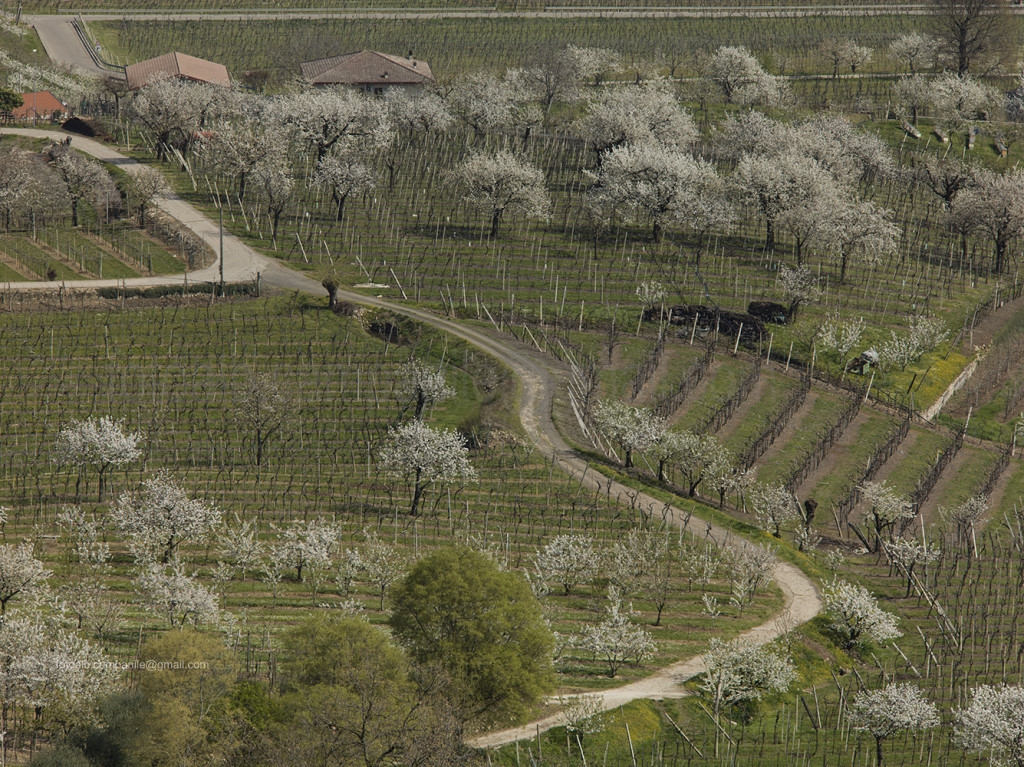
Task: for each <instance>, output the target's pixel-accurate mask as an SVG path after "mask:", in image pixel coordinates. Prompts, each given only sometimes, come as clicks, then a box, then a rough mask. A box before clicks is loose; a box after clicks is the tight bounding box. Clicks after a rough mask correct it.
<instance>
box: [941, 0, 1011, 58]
mask: <svg viewBox="0 0 1024 767" xmlns="http://www.w3.org/2000/svg"><path fill="white" fill-rule="evenodd" d="M931 6H932V13H931V16H930V17H931V20H932V25H933V28H932V29H933V32H934V34H935V37H936V39H937V40H938V43H939V56H940V57H941V59H942V60H943V62H944V63H945V64H946V65H947V66H948V67H950V68H951V69H952V70H953V71H954V72H955V73H956V74H958V75H964V74H967V73H968V72H971V71H973V72H975V73H977V74H987V73H989V72H992V71H993V70H995V69H997V68H998V67H999V66H1000V65H1001V64H1003V63H1008V62H1009V61H1010V60H1011V58H1012V55H1013V54H1012V51H1013V49H1014V47H1015V46H1014V42H1015V39H1016V36H1017V34H1018V33H1017V28H1018V27H1017V24H1016V23H1015V19H1014V18H1013V17H1012V16H1011V15H1010V13H1009V8H1010V4H1009V2H1007V0H932V1H931Z"/></svg>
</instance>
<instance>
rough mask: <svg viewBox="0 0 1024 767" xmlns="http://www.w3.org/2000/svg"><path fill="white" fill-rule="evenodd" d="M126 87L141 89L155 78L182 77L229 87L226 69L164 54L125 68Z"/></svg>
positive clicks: (181, 56) (175, 54)
mask: <svg viewBox="0 0 1024 767" xmlns="http://www.w3.org/2000/svg"><path fill="white" fill-rule="evenodd" d="M124 72H125V76H126V77H127V78H128V87H129V88H132V89H135V88H141V87H142V86H143V85H145V84H146V83H148V82H149V81H150V80H153V79H155V78H157V77H164V76H170V77H182V78H185V79H187V80H197V81H199V82H202V83H214V84H216V85H231V78H230V77H229V76H228V70H227V67H225V66H224V65H223V64H217V63H215V62H213V61H207V60H206V59H197V58H196V57H195V56H189V55H187V54H185V53H177V52H174V53H165V54H164V55H163V56H157V57H156V58H155V59H147V60H146V61H140V62H139V63H137V64H129V65H128V66H127V67H125V70H124Z"/></svg>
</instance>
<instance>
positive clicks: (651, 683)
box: [0, 129, 821, 747]
mask: <svg viewBox="0 0 1024 767" xmlns="http://www.w3.org/2000/svg"><path fill="white" fill-rule="evenodd" d="M2 133H14V134H19V135H27V136H36V137H39V136H52V137H54V138H63V137H65V136H67V135H68V134H66V133H63V132H60V131H42V130H29V129H3V130H0V134H2ZM72 146H74V147H75V148H76V149H79V150H81V151H83V152H86V153H88V154H91V155H93V156H95V157H98V158H100V159H103V160H105V161H107V162H114V163H116V164H118V165H120V166H121V167H122V168H124V169H125V170H126V171H127V172H129V173H130V172H133V171H134V170H135V169H137V168H139V167H140V165H139V164H138V163H136V162H135V161H134V160H131V159H130V158H127V157H124V156H123V155H121V154H119V153H118V152H116V151H114V150H113V149H111V148H109V147H107V146H106V145H104V144H101V143H99V142H97V141H93V140H90V139H85V138H81V137H78V136H75V137H74V138H73V140H72ZM159 205H160V207H161V208H162V209H163V210H164V211H166V212H167V213H169V214H171V215H173V216H175V217H176V218H178V219H179V220H180V221H182V223H183V224H185V225H186V226H188V227H189V228H190V229H192V230H193V231H194V232H196V234H198V235H199V236H201V237H203V238H204V239H205V240H206V241H207V242H208V243H209V244H210V245H211V246H212V247H213V248H214V250H215V251H216V249H217V247H218V243H217V238H218V233H219V230H218V227H217V224H216V223H215V222H214V221H211V220H210V219H208V218H207V217H206V216H204V215H203V214H202V213H200V212H199V211H198V210H196V209H195V208H193V207H192V206H191V205H188V204H187V203H185V202H184V201H182V200H180V199H178V198H177V197H176V196H175V197H172V198H171V199H168V200H161V201H160V202H159ZM218 270H219V264H218V263H214V264H213V265H212V266H210V267H207V268H206V269H203V270H201V271H197V272H195V273H193V274H192V275H190V276H189V279H190V280H192V281H207V282H213V281H216V280H217V279H218V274H219V271H218ZM255 272H259V273H260V274H261V275H262V277H263V281H264V283H265V284H267V285H270V286H274V287H278V288H283V289H286V290H301V291H305V292H308V293H313V294H315V295H321V296H324V297H325V298H326V296H325V291H324V290H323V288H322V287H321V286H320V284H319V283H318V282H317V281H316V280H313V279H310V278H309V277H306V276H305V275H302V274H299V273H298V272H294V271H292V270H290V269H287V268H286V267H284V266H282V265H281V264H280V263H278V262H276V261H273V260H271V259H269V258H267V257H265V256H263V255H261V254H259V253H257V252H256V251H255V250H253V249H252V248H250V247H248V246H247V245H245V244H244V243H242V242H241V241H240V240H238V239H236V238H235V237H232V236H229V235H225V249H224V274H225V279H226V280H228V281H236V280H245V279H249V278H251V277H252V275H253V274H254V273H255ZM182 281H183V277H182V276H181V275H175V276H164V277H146V278H139V279H133V280H80V281H75V282H74V283H68V284H66V285H65V286H64V287H65V289H74V288H80V289H88V288H96V287H108V286H116V285H122V284H124V285H127V286H132V285H159V284H164V285H174V284H181V283H182ZM56 287H57V286H56V285H55V284H54V283H45V282H34V283H11V288H12V289H18V288H23V289H36V290H54V289H55V288H56ZM338 295H339V298H340V299H341V300H343V301H350V302H353V303H358V304H362V305H365V306H374V307H380V308H384V309H388V310H390V311H393V312H396V313H398V314H403V315H405V316H407V317H410V318H412V319H415V320H418V321H420V322H424V323H426V324H429V325H432V326H433V327H436V328H438V329H440V330H443V331H445V332H447V333H451V334H452V335H454V336H457V337H459V338H462V339H464V340H466V341H468V342H469V343H471V344H473V345H474V346H476V347H477V348H479V349H481V350H482V351H484V352H486V353H488V354H490V355H491V356H493V357H495V358H496V359H498V360H500V361H501V362H502V363H504V364H505V365H507V366H508V367H509V368H510V369H511V370H512V372H513V373H514V374H515V375H516V377H517V378H518V380H519V391H518V399H519V403H518V411H519V417H520V421H521V423H522V426H523V428H524V430H525V431H526V433H527V435H528V436H529V437H530V438H531V439H532V440H533V441H534V442H535V444H536V447H537V449H538V450H539V451H540V452H541V453H542V454H544V455H545V456H547V457H548V458H549V459H551V460H553V461H554V462H555V463H556V464H557V465H558V466H559V468H561V469H562V470H563V471H565V472H566V473H567V474H569V475H571V476H573V477H575V478H577V479H578V480H579V481H581V482H582V483H583V484H584V485H585V486H586V487H590V488H598V489H600V490H602V491H605V492H608V493H609V494H611V493H614V494H615V495H617V496H625V495H626V494H627V493H628V494H630V495H631V494H632V492H633V491H632V490H630V489H628V488H626V487H625V486H624V485H620V484H618V483H617V482H613V481H611V480H608V479H606V478H605V477H603V476H602V475H600V474H598V473H597V472H594V471H592V470H590V468H589V467H588V466H587V464H586V462H585V461H583V460H582V459H581V458H579V457H578V456H577V455H576V453H575V451H574V450H572V448H570V447H569V446H568V445H567V444H566V443H565V441H564V440H563V439H562V437H561V436H560V435H559V433H558V431H557V429H556V428H555V424H554V423H553V421H552V418H551V412H552V401H553V399H554V395H555V391H556V388H557V387H558V386H560V385H562V384H561V381H560V379H559V376H558V371H553V370H552V369H551V367H550V366H551V364H552V361H551V360H550V359H548V358H546V357H542V356H541V355H539V354H536V353H534V352H532V351H530V350H529V349H526V348H524V347H522V346H520V345H519V344H516V343H514V342H510V341H507V340H505V339H501V338H495V337H492V336H490V335H489V334H487V333H484V332H481V331H479V330H476V329H474V328H470V327H466V326H464V325H460V324H458V323H456V322H452V321H451V320H447V319H443V318H441V317H438V316H437V315H435V314H432V313H430V312H427V311H424V310H422V309H418V308H415V307H410V306H404V305H400V304H394V303H391V302H390V301H386V300H384V299H380V298H374V297H371V296H365V295H362V294H358V293H352V292H349V291H339V292H338ZM638 503H640V504H642V506H643V507H644V508H645V509H650V510H651V512H652V514H655V515H665V516H666V517H667V518H668V519H669V520H670V521H671V522H674V523H676V524H680V523H681V521H682V519H683V514H682V512H680V511H679V510H678V509H676V508H675V507H671V506H666V505H665V504H664V503H662V502H661V501H658V500H655V499H654V498H652V497H650V496H648V495H646V494H641V495H640V496H639V499H638ZM689 524H690V526H691V529H692V530H694V531H695V532H697V533H698V534H700V533H705V534H706V535H707V536H708V537H709V538H711V539H712V540H714V541H715V542H716V543H718V544H719V545H732V544H733V543H738V541H736V540H735V539H731V534H730V533H729V532H727V531H726V530H724V529H723V528H720V527H718V526H716V525H712V524H708V523H705V522H703V521H702V520H700V519H697V518H695V517H693V518H691V519H690V522H689ZM775 582H776V584H777V585H778V586H779V588H780V589H781V590H782V592H783V594H784V596H785V599H786V603H785V606H784V607H783V609H782V611H781V612H780V613H779V614H778V615H776V616H775V617H774V618H772V619H771V620H769V621H767V622H766V623H763V624H761V625H760V626H756V627H754V628H752V629H750V630H749V631H748V632H746V634H745V636H747V637H748V638H750V639H751V640H753V641H757V642H765V641H770V640H771V639H774V638H775V637H777V636H779V635H781V634H782V633H784V632H785V631H787V630H789V629H791V628H792V627H794V626H796V625H798V624H800V623H803V622H805V621H808V620H810V619H811V618H813V617H814V616H815V615H817V614H818V612H819V611H820V610H821V601H820V599H819V597H818V593H817V589H816V588H815V585H814V583H813V582H812V581H811V580H810V578H808V577H807V576H806V575H804V574H803V573H802V572H801V571H800V570H799V569H798V568H796V567H795V566H793V565H790V564H788V563H784V562H780V563H779V564H778V566H777V568H776V572H775ZM703 670H704V664H703V659H702V657H700V656H698V657H696V658H691V659H689V660H686V661H681V662H679V663H676V664H673V665H672V666H669V667H667V668H664V669H662V670H660V671H658V672H657V673H655V674H653V675H652V676H649V677H646V678H644V679H641V680H638V681H636V682H633V683H631V684H628V685H624V686H622V687H618V688H615V689H611V690H605V691H602V692H596V693H591V694H589V696H590V697H596V698H598V699H600V701H601V707H602V709H604V710H607V709H611V708H616V707H618V706H621V705H623V704H625V703H628V702H630V701H633V700H638V699H641V698H651V699H661V698H669V697H680V696H681V695H683V691H682V690H681V688H680V687H679V685H680V683H681V682H683V681H685V680H687V679H689V678H691V677H693V676H695V675H697V674H699V673H701V671H703ZM563 723H564V719H563V718H562V717H561V716H560V715H558V714H556V715H553V716H550V717H547V718H545V719H542V720H540V721H537V722H531V723H530V724H527V725H525V726H523V727H518V728H514V729H511V730H504V731H501V732H494V733H489V734H487V735H484V736H481V737H479V738H477V739H475V740H474V741H472V745H474V746H478V747H494V746H499V745H503V744H506V743H511V742H514V741H516V740H521V739H523V738H527V737H532V736H534V735H535V734H536V733H537V732H538V728H539V730H540V731H546V730H548V729H550V728H551V727H556V726H558V725H560V724H563Z"/></svg>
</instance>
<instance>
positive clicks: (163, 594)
mask: <svg viewBox="0 0 1024 767" xmlns="http://www.w3.org/2000/svg"><path fill="white" fill-rule="evenodd" d="M136 587H137V588H138V590H139V591H140V592H141V593H142V594H143V595H144V596H145V597H146V599H147V600H148V602H149V607H150V609H151V610H153V612H155V613H157V614H158V615H161V616H163V617H164V618H166V619H167V622H168V623H169V624H170V626H171V628H174V627H175V626H185V625H187V624H188V623H191V624H192V625H194V626H199V625H200V624H203V623H211V624H217V623H219V621H220V618H221V612H220V602H219V600H218V599H217V595H216V594H215V593H214V592H213V591H211V590H210V589H208V588H207V587H206V586H204V585H203V584H202V583H200V582H199V581H198V580H196V579H195V577H193V576H189V575H186V574H185V573H184V572H182V570H181V568H180V567H179V566H178V565H175V566H174V567H172V568H171V570H170V572H167V570H166V568H164V567H161V566H160V565H156V564H152V565H150V566H149V567H148V568H147V569H146V570H145V571H143V573H142V574H141V575H140V576H139V578H138V579H137V580H136Z"/></svg>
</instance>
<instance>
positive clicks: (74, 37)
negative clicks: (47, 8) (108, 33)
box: [25, 16, 107, 77]
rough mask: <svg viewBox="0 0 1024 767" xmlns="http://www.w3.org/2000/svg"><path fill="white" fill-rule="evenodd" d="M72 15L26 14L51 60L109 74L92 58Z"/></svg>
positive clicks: (97, 74)
mask: <svg viewBox="0 0 1024 767" xmlns="http://www.w3.org/2000/svg"><path fill="white" fill-rule="evenodd" d="M71 18H72V17H71V16H26V17H25V23H26V24H29V25H31V26H33V27H35V30H36V33H37V34H38V35H39V40H40V41H41V42H42V44H43V49H44V50H45V51H46V55H47V56H49V57H50V61H53V62H56V63H58V64H65V65H67V66H71V67H77V68H78V69H81V70H82V71H83V72H87V73H88V74H90V75H95V76H97V77H98V76H101V75H104V74H107V72H106V70H103V69H100V68H99V67H98V66H96V63H95V62H94V61H93V60H92V56H90V55H89V51H88V50H87V49H86V47H85V44H84V43H83V42H82V40H81V38H80V37H79V36H78V33H76V32H75V29H74V27H72V26H71Z"/></svg>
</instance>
